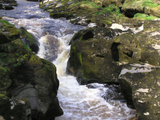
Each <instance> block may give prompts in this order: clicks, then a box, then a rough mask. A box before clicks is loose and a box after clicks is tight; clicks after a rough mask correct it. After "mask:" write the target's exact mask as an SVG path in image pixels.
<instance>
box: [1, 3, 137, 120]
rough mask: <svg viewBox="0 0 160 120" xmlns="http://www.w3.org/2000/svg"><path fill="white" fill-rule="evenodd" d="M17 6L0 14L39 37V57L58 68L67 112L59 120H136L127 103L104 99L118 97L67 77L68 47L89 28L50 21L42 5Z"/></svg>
mask: <svg viewBox="0 0 160 120" xmlns="http://www.w3.org/2000/svg"><path fill="white" fill-rule="evenodd" d="M17 2H18V7H15V9H14V10H9V11H5V10H0V16H1V17H2V18H3V19H5V20H8V21H9V22H10V23H12V24H14V25H15V26H16V27H17V28H20V27H24V28H26V29H27V30H28V31H29V32H30V33H32V34H33V35H34V36H36V38H37V39H38V41H39V48H40V50H39V52H38V54H37V55H38V56H39V57H41V58H44V59H47V60H50V61H51V62H52V63H54V64H55V65H56V67H57V75H58V79H59V81H60V87H59V90H58V99H59V102H60V106H61V107H62V109H63V111H64V115H62V116H60V117H57V118H56V120H136V117H135V116H136V112H135V110H133V109H130V108H128V107H127V105H126V103H125V102H120V101H119V100H110V98H109V96H108V97H107V100H106V99H104V98H103V97H102V96H107V95H109V93H113V94H114V91H112V90H111V89H109V88H108V87H105V85H103V84H98V83H94V84H92V85H91V86H93V87H91V88H88V87H87V86H86V85H79V84H78V83H77V81H76V78H75V77H74V76H70V75H68V74H66V65H67V60H68V58H69V52H70V46H69V45H68V43H69V41H70V40H71V38H72V37H73V35H74V33H76V32H77V31H79V30H81V29H86V28H85V27H83V26H79V25H72V24H70V23H69V21H68V20H66V19H64V18H62V19H52V18H50V17H49V13H47V12H44V11H43V10H41V9H39V5H38V2H28V1H25V0H17Z"/></svg>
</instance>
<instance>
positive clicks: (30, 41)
mask: <svg viewBox="0 0 160 120" xmlns="http://www.w3.org/2000/svg"><path fill="white" fill-rule="evenodd" d="M20 30H21V38H22V39H23V42H24V43H25V44H26V45H27V46H29V48H30V49H31V50H32V51H33V52H35V53H37V52H38V51H39V43H38V41H37V39H36V38H35V37H34V36H33V35H32V34H30V33H29V32H27V30H26V29H25V28H23V27H21V28H20Z"/></svg>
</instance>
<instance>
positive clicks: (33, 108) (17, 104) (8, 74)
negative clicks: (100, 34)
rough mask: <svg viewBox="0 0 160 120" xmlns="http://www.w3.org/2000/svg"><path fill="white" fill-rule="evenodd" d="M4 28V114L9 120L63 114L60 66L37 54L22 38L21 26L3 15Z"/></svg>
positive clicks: (0, 61) (0, 65)
mask: <svg viewBox="0 0 160 120" xmlns="http://www.w3.org/2000/svg"><path fill="white" fill-rule="evenodd" d="M0 31H1V34H0V35H1V36H2V38H3V39H1V41H0V79H1V81H0V99H1V101H4V102H1V103H0V115H2V116H3V117H4V119H6V120H9V119H16V120H29V119H30V118H32V119H36V120H42V119H45V120H50V119H54V118H55V116H59V115H62V114H63V111H62V109H61V108H60V106H59V102H58V99H57V97H56V95H57V90H58V87H59V81H58V79H57V75H56V67H55V66H54V65H53V64H52V63H50V62H49V61H47V60H44V59H41V58H39V57H38V56H36V55H35V54H34V53H33V52H32V51H31V50H30V49H29V48H28V47H27V45H25V44H24V43H23V41H22V40H21V39H20V30H18V29H17V28H15V27H14V26H13V25H11V24H10V23H8V22H7V21H5V20H3V19H1V20H0ZM25 32H26V31H25ZM27 34H28V35H29V36H31V35H30V34H29V33H27ZM27 39H28V40H30V39H31V38H30V37H28V38H27ZM9 99H10V101H9Z"/></svg>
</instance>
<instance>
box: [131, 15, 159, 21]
mask: <svg viewBox="0 0 160 120" xmlns="http://www.w3.org/2000/svg"><path fill="white" fill-rule="evenodd" d="M133 18H134V19H141V20H154V19H160V18H158V17H155V16H151V15H147V14H142V13H137V14H135V15H134V17H133Z"/></svg>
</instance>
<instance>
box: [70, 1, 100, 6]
mask: <svg viewBox="0 0 160 120" xmlns="http://www.w3.org/2000/svg"><path fill="white" fill-rule="evenodd" d="M80 5H85V6H86V7H87V6H88V7H89V8H101V6H98V5H96V4H95V3H94V2H90V1H82V2H77V3H75V4H71V5H70V6H69V8H72V7H75V6H80Z"/></svg>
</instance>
